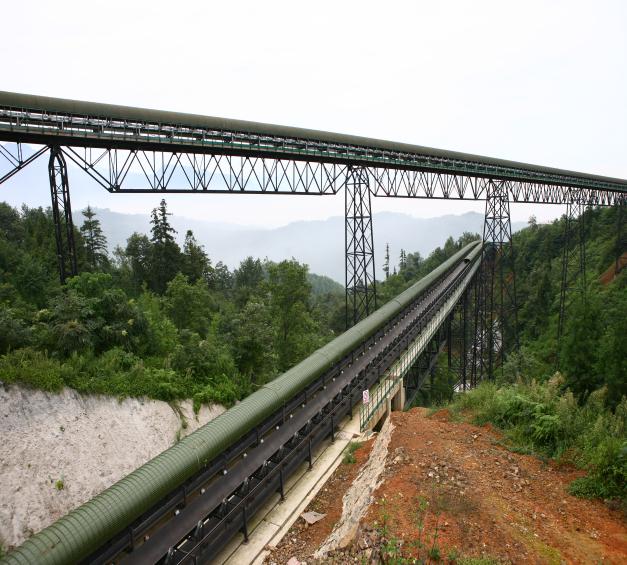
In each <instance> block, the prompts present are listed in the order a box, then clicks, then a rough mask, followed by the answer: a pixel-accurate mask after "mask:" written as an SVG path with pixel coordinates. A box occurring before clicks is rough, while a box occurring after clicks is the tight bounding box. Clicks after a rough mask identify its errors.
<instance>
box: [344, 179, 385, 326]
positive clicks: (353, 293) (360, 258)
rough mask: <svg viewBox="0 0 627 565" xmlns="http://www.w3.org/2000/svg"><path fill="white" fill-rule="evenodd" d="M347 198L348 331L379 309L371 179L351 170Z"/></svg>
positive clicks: (345, 236) (346, 270)
mask: <svg viewBox="0 0 627 565" xmlns="http://www.w3.org/2000/svg"><path fill="white" fill-rule="evenodd" d="M344 195H345V226H344V238H345V241H344V243H345V246H344V247H345V250H346V269H345V273H346V328H347V329H348V328H349V327H350V326H352V325H354V324H356V323H357V322H359V321H360V320H362V319H363V318H365V317H366V316H368V315H369V314H371V313H372V312H374V311H375V310H376V308H377V287H376V280H375V264H374V241H373V230H372V206H371V198H370V188H369V185H368V176H367V174H366V172H365V171H364V169H363V168H362V167H350V170H349V173H348V177H347V179H346V189H345V192H344Z"/></svg>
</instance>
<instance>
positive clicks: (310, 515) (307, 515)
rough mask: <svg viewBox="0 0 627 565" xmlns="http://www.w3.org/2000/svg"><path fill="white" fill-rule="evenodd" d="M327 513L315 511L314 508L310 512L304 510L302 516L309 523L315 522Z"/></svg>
mask: <svg viewBox="0 0 627 565" xmlns="http://www.w3.org/2000/svg"><path fill="white" fill-rule="evenodd" d="M325 516H326V514H320V512H314V511H313V510H312V511H310V512H303V513H302V514H301V515H300V517H301V518H302V519H303V520H305V522H307V523H308V524H309V525H311V524H315V523H316V522H319V521H320V520H322V518H324V517H325Z"/></svg>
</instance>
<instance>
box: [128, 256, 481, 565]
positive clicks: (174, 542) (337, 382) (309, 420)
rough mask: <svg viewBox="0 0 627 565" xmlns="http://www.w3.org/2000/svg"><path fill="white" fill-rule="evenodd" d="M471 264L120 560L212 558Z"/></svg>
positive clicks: (329, 377) (328, 378) (336, 371)
mask: <svg viewBox="0 0 627 565" xmlns="http://www.w3.org/2000/svg"><path fill="white" fill-rule="evenodd" d="M468 268H469V265H468V264H467V263H461V264H459V265H458V266H457V267H455V268H453V269H452V270H451V271H450V272H449V273H448V274H447V275H445V276H444V277H443V278H442V279H441V280H440V282H439V283H436V284H435V285H434V286H433V287H431V289H430V291H428V292H427V293H425V294H423V295H422V296H421V297H420V298H419V299H418V300H417V301H416V302H415V303H414V304H412V305H411V306H410V307H408V308H407V309H406V310H405V311H404V312H403V313H402V314H400V315H399V316H398V319H396V320H393V321H392V323H390V324H388V326H387V327H386V328H384V330H382V331H381V332H380V333H379V334H377V335H375V336H373V338H371V339H370V340H368V342H367V343H366V344H364V345H363V346H361V347H360V348H359V349H358V351H356V352H355V355H354V356H352V359H350V360H346V361H345V362H344V363H341V364H340V366H338V367H334V368H333V369H332V370H331V371H329V373H328V374H326V375H324V376H323V377H322V378H321V379H320V381H319V382H318V383H317V386H316V387H315V388H314V390H310V391H309V393H308V395H307V396H308V400H307V401H306V402H300V399H299V402H298V403H297V404H296V406H294V407H293V409H292V410H290V412H289V414H282V415H281V416H282V417H281V418H280V420H283V421H281V422H280V423H278V424H277V425H275V426H274V427H273V428H271V429H269V430H268V432H267V433H266V434H265V436H264V437H263V438H260V441H259V442H258V443H257V445H256V446H255V447H253V448H252V449H250V450H248V451H246V452H244V453H242V455H241V456H240V457H239V458H238V459H237V460H236V461H232V462H231V464H230V465H229V467H228V468H225V469H224V470H223V472H222V473H221V474H216V475H215V476H214V477H213V480H212V481H211V482H210V483H209V484H207V485H205V486H203V487H202V494H199V495H197V496H196V497H195V498H194V499H193V500H191V501H190V502H189V503H188V504H187V505H186V506H185V507H184V508H182V509H180V510H179V511H178V512H176V514H175V515H173V517H172V518H171V519H170V520H168V521H167V522H166V523H165V524H163V525H162V526H161V527H159V528H158V529H155V530H154V531H152V532H151V533H150V534H149V535H150V539H148V540H147V541H146V542H145V543H143V544H142V545H141V546H139V547H138V548H136V549H135V550H134V551H132V552H131V553H129V554H128V555H126V557H125V558H124V559H123V560H122V563H157V562H159V561H161V560H163V561H165V562H166V563H173V564H174V563H191V562H196V561H195V560H196V559H199V560H200V562H203V561H205V560H206V559H209V558H210V557H211V556H212V555H215V554H216V553H217V551H219V549H220V548H221V547H222V546H223V545H224V544H225V543H226V542H227V541H228V540H229V539H230V538H231V537H232V536H233V535H234V534H235V533H237V532H238V531H244V534H245V535H247V531H246V527H247V526H246V524H247V522H248V520H249V519H250V517H251V516H252V515H253V514H254V512H255V511H256V510H257V509H258V508H259V506H261V504H262V503H263V502H265V500H266V499H267V498H268V496H271V495H272V494H274V493H275V492H277V491H280V492H282V485H283V484H284V482H285V480H286V478H287V477H288V476H289V475H290V474H291V473H292V472H293V471H294V470H295V469H296V468H298V467H299V466H300V465H301V464H302V462H304V461H307V460H309V461H311V450H312V449H313V448H314V447H315V446H316V445H318V444H319V443H320V442H321V441H323V440H324V439H325V438H326V437H328V436H329V435H333V434H334V431H335V428H336V427H337V424H338V423H339V422H340V421H341V420H342V418H344V417H345V416H346V415H347V414H351V413H352V407H353V406H354V405H355V403H356V402H358V401H359V399H360V398H361V393H362V391H363V390H364V389H365V388H369V387H370V386H372V384H374V383H375V382H376V381H377V380H378V379H379V377H380V376H381V375H382V374H383V372H384V371H385V370H386V369H387V368H388V367H389V366H390V365H391V363H393V362H394V360H395V359H396V358H397V357H398V354H399V353H400V351H402V350H403V349H404V348H406V347H407V345H408V344H409V343H410V342H411V341H412V340H413V339H414V337H415V335H417V333H418V332H419V331H420V328H421V327H422V325H421V322H422V323H424V322H425V320H426V319H428V318H429V317H430V316H429V314H430V313H432V312H434V311H435V310H437V307H438V306H439V305H440V304H441V303H442V302H443V301H444V300H445V299H446V297H447V296H448V295H449V294H450V293H451V292H452V290H453V289H454V288H455V287H456V283H460V282H461V281H462V279H463V276H464V274H465V273H466V272H467V270H468Z"/></svg>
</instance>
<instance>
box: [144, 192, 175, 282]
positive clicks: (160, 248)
mask: <svg viewBox="0 0 627 565" xmlns="http://www.w3.org/2000/svg"><path fill="white" fill-rule="evenodd" d="M168 216H171V214H170V213H168V209H167V205H166V202H165V200H161V203H160V204H159V207H158V208H154V209H153V211H152V214H151V220H150V223H151V224H152V228H151V229H150V232H151V234H152V236H151V238H150V242H151V243H152V260H151V265H150V266H151V271H152V272H151V277H150V279H151V280H150V286H151V288H152V289H153V290H154V291H155V292H158V293H160V294H163V292H165V289H166V285H167V284H168V282H170V281H171V280H172V279H173V278H174V277H175V276H176V274H177V273H178V272H179V271H180V270H181V267H182V265H181V263H182V261H181V248H180V247H179V246H178V244H177V243H176V241H175V240H174V234H175V233H176V230H175V229H174V228H173V227H172V226H171V225H170V222H169V221H168Z"/></svg>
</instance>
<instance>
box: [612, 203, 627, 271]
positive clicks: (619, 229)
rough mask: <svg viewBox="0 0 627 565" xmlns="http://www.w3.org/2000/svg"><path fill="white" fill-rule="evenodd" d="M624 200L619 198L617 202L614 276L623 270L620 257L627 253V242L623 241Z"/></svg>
mask: <svg viewBox="0 0 627 565" xmlns="http://www.w3.org/2000/svg"><path fill="white" fill-rule="evenodd" d="M626 202H627V199H626V198H623V197H621V199H620V201H619V202H618V210H617V211H616V214H617V215H616V251H615V256H616V262H615V263H614V274H615V275H618V273H620V272H621V269H622V268H623V264H622V262H621V261H622V259H621V257H622V255H623V253H625V251H627V241H625V226H624V223H625V204H626Z"/></svg>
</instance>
